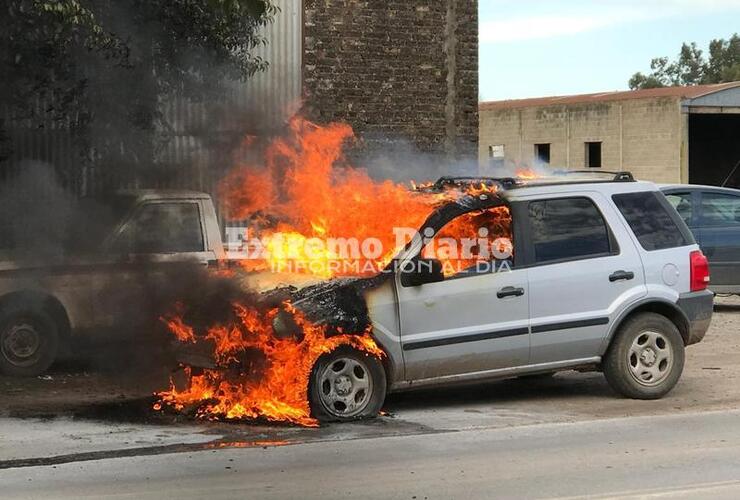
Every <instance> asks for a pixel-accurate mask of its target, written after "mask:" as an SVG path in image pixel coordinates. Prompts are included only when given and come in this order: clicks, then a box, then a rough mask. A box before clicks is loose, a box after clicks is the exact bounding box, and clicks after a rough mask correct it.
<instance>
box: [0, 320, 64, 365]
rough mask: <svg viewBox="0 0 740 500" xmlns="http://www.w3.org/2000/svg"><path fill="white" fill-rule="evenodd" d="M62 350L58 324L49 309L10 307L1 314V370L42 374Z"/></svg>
mask: <svg viewBox="0 0 740 500" xmlns="http://www.w3.org/2000/svg"><path fill="white" fill-rule="evenodd" d="M58 349H59V334H58V331H57V327H56V324H55V323H54V320H52V319H51V318H50V317H49V315H48V314H46V313H45V312H43V311H26V310H23V309H15V308H10V309H8V310H6V311H5V312H3V313H0V373H4V374H6V375H12V376H16V377H35V376H37V375H41V374H42V373H44V372H45V371H46V370H47V369H48V368H49V366H51V364H52V363H53V362H54V359H55V358H56V356H57V351H58Z"/></svg>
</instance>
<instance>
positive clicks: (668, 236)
mask: <svg viewBox="0 0 740 500" xmlns="http://www.w3.org/2000/svg"><path fill="white" fill-rule="evenodd" d="M612 199H613V200H614V203H615V204H616V205H617V208H619V211H620V212H622V215H623V216H624V218H625V219H626V220H627V223H628V224H629V226H630V228H632V232H634V233H635V236H637V240H638V241H639V242H640V245H642V248H644V249H645V250H648V251H651V250H663V249H665V248H674V247H682V246H685V245H690V244H692V243H694V241H693V238H692V237H691V234H690V233H689V232H688V229H686V226H685V224H683V223H682V222H681V221H680V219H679V217H678V213H675V210H674V209H673V208H672V207H671V206H670V204H669V203H668V202H667V201H666V200H665V198H664V197H663V195H662V194H660V193H658V192H655V191H645V192H641V193H623V194H615V195H614V196H612ZM671 211H672V212H674V213H673V214H672V213H671Z"/></svg>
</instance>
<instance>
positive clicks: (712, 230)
mask: <svg viewBox="0 0 740 500" xmlns="http://www.w3.org/2000/svg"><path fill="white" fill-rule="evenodd" d="M661 189H662V190H663V193H664V194H665V195H666V197H667V198H668V201H670V203H671V205H673V206H674V207H675V209H676V210H677V211H678V213H679V215H681V217H682V218H683V220H684V221H686V224H687V225H688V226H689V228H691V231H692V232H693V233H694V237H695V238H696V241H697V243H699V245H700V246H701V248H702V250H703V252H704V254H705V255H706V256H707V258H708V259H709V268H710V272H711V274H712V284H711V285H710V288H711V289H712V291H714V292H715V293H735V294H740V190H738V189H730V188H720V187H713V186H695V185H687V184H675V185H666V186H661Z"/></svg>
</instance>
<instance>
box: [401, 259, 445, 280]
mask: <svg viewBox="0 0 740 500" xmlns="http://www.w3.org/2000/svg"><path fill="white" fill-rule="evenodd" d="M411 263H413V265H412V266H404V267H406V268H405V269H401V285H403V286H406V287H408V286H420V285H424V284H426V283H438V282H440V281H444V279H445V276H444V273H443V272H442V263H441V262H440V261H439V260H437V259H425V258H423V257H419V258H418V259H414V260H412V261H411Z"/></svg>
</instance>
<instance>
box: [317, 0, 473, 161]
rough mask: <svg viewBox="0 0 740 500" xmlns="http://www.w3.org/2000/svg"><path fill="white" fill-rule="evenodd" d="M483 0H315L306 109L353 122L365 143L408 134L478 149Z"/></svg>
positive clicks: (373, 145) (450, 150)
mask: <svg viewBox="0 0 740 500" xmlns="http://www.w3.org/2000/svg"><path fill="white" fill-rule="evenodd" d="M477 10H478V5H477V1H472V0H387V1H383V2H381V1H378V0H367V1H360V0H305V20H304V43H305V47H304V73H303V74H304V94H305V98H306V104H305V106H306V113H307V114H308V116H309V117H310V118H312V119H314V120H316V121H319V122H329V121H336V120H340V121H346V122H349V123H350V124H351V125H352V126H353V127H354V129H355V131H356V132H357V134H358V135H359V136H360V137H361V138H362V140H363V143H364V147H365V148H367V149H369V150H372V149H383V148H387V147H388V146H389V145H392V144H393V143H395V142H399V141H401V142H406V143H410V144H412V145H413V146H414V147H415V148H417V149H418V150H420V151H422V152H426V153H432V154H437V153H442V156H445V157H465V156H468V157H471V158H475V157H476V156H477V141H478V13H477Z"/></svg>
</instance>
